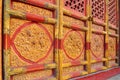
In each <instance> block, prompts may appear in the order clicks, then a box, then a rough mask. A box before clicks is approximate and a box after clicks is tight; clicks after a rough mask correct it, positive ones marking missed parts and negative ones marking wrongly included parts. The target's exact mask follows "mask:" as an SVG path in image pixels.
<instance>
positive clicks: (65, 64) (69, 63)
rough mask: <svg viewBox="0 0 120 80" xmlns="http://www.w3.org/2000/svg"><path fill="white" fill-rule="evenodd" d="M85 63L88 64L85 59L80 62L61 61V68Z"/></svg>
mask: <svg viewBox="0 0 120 80" xmlns="http://www.w3.org/2000/svg"><path fill="white" fill-rule="evenodd" d="M86 64H88V62H87V61H82V62H80V61H73V62H68V63H63V64H62V67H63V68H67V67H72V66H81V65H86Z"/></svg>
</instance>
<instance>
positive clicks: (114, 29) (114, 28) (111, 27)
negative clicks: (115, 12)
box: [109, 25, 119, 30]
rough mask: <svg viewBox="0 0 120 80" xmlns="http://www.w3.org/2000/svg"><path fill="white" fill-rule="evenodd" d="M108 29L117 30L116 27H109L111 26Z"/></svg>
mask: <svg viewBox="0 0 120 80" xmlns="http://www.w3.org/2000/svg"><path fill="white" fill-rule="evenodd" d="M109 28H110V29H114V30H118V29H119V28H118V27H113V26H111V25H109Z"/></svg>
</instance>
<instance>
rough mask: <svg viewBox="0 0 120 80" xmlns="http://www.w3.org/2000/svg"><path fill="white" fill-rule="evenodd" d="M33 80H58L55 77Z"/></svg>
mask: <svg viewBox="0 0 120 80" xmlns="http://www.w3.org/2000/svg"><path fill="white" fill-rule="evenodd" d="M33 80H57V79H56V78H55V77H54V76H49V77H42V78H35V79H33Z"/></svg>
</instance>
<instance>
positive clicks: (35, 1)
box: [13, 0, 58, 10]
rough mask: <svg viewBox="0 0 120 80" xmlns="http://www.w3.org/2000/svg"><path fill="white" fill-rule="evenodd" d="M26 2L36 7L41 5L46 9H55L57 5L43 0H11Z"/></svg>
mask: <svg viewBox="0 0 120 80" xmlns="http://www.w3.org/2000/svg"><path fill="white" fill-rule="evenodd" d="M13 1H20V2H24V3H28V4H31V5H34V6H37V7H42V8H45V9H48V10H56V9H57V8H58V7H57V6H56V5H54V4H51V3H48V2H46V1H44V0H13Z"/></svg>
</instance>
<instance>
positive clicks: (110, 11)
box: [108, 0, 117, 26]
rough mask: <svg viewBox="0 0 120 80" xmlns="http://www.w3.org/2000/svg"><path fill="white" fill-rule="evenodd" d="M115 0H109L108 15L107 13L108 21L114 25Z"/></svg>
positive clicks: (115, 20) (115, 15)
mask: <svg viewBox="0 0 120 80" xmlns="http://www.w3.org/2000/svg"><path fill="white" fill-rule="evenodd" d="M116 2H117V1H116V0H109V3H108V15H109V23H111V24H112V25H115V26H116V23H117V6H116V5H117V4H116Z"/></svg>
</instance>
